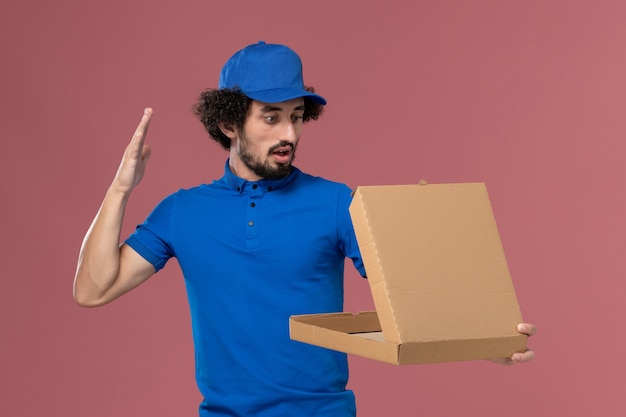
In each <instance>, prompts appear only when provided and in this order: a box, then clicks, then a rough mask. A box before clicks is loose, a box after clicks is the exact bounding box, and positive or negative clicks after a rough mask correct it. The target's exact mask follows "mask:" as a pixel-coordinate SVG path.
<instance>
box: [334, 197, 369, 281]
mask: <svg viewBox="0 0 626 417" xmlns="http://www.w3.org/2000/svg"><path fill="white" fill-rule="evenodd" d="M351 202H352V192H351V190H350V188H348V187H347V186H343V189H342V190H341V192H340V194H339V202H338V205H337V224H338V229H339V239H340V242H341V246H342V250H343V252H344V254H345V256H346V257H347V258H350V259H352V262H353V264H354V267H355V268H356V269H357V270H358V271H359V273H360V274H361V276H362V277H366V276H367V275H366V273H365V266H364V265H363V259H362V258H361V252H360V250H359V245H358V243H357V240H356V235H355V234H354V227H353V225H352V219H351V218H350V210H349V209H350V203H351Z"/></svg>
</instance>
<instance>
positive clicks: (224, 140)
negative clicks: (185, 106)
mask: <svg viewBox="0 0 626 417" xmlns="http://www.w3.org/2000/svg"><path fill="white" fill-rule="evenodd" d="M305 90H307V91H310V92H314V91H315V89H314V88H313V87H305ZM251 102H252V99H251V98H250V97H248V96H246V95H245V94H243V93H242V92H241V91H239V90H238V89H230V88H222V89H219V90H217V89H208V90H204V91H203V92H202V93H200V97H199V98H198V102H197V103H196V104H195V105H194V106H193V113H194V114H195V115H196V117H198V119H200V122H202V124H203V125H204V128H205V129H206V131H207V132H208V133H209V135H210V136H211V137H212V138H213V139H215V141H217V142H218V143H219V144H220V145H222V147H223V148H224V149H226V150H228V149H230V138H229V137H228V136H226V135H225V134H224V133H223V132H222V130H221V129H220V127H219V124H220V123H223V124H224V125H226V126H229V127H233V128H235V129H237V130H243V125H244V122H245V121H246V116H247V114H248V109H249V108H250V103H251ZM323 110H324V106H323V105H321V104H318V103H315V102H313V101H311V100H310V99H308V98H307V97H304V114H303V116H302V121H303V122H307V121H309V120H317V118H318V117H320V115H321V114H322V111H323Z"/></svg>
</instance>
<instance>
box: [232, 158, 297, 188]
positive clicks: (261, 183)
mask: <svg viewBox="0 0 626 417" xmlns="http://www.w3.org/2000/svg"><path fill="white" fill-rule="evenodd" d="M228 162H229V160H228V159H227V160H226V164H225V166H224V176H223V177H222V181H224V182H225V183H226V184H227V185H228V187H230V188H232V189H233V190H235V191H237V192H238V193H240V194H241V193H244V192H245V191H246V190H251V189H253V187H254V189H257V190H258V189H259V188H260V189H261V190H262V191H273V190H277V189H279V188H282V187H285V186H286V185H288V184H290V183H291V182H293V181H294V180H295V179H296V177H297V176H298V175H300V173H301V171H300V170H299V169H298V168H296V167H294V166H292V167H291V172H290V173H289V175H287V176H286V177H284V178H281V179H278V180H267V179H261V180H258V181H248V180H244V179H243V178H240V177H238V176H236V175H235V174H233V172H232V171H231V170H230V166H229V164H228Z"/></svg>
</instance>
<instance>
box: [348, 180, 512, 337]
mask: <svg viewBox="0 0 626 417" xmlns="http://www.w3.org/2000/svg"><path fill="white" fill-rule="evenodd" d="M350 215H351V217H352V221H353V223H354V228H355V232H356V236H357V240H358V242H359V247H360V249H361V254H362V256H363V262H364V264H365V269H366V272H367V276H368V281H369V284H370V287H371V291H372V295H373V298H374V304H375V306H376V311H377V312H378V318H379V320H380V325H381V328H382V331H383V334H384V338H385V340H386V341H388V342H393V343H407V342H430V341H443V340H452V339H462V340H471V339H483V338H491V337H507V336H519V334H518V333H517V332H516V325H517V324H518V323H521V322H522V317H521V312H520V309H519V305H518V303H517V298H516V295H515V290H514V288H513V284H512V281H511V277H510V274H509V270H508V267H507V263H506V258H505V255H504V251H503V248H502V244H501V241H500V236H499V234H498V230H497V226H496V222H495V219H494V215H493V212H492V209H491V204H490V202H489V196H488V194H487V189H486V187H485V185H484V184H482V183H466V184H429V185H393V186H362V187H358V188H357V190H356V191H355V193H354V197H353V201H352V204H351V206H350Z"/></svg>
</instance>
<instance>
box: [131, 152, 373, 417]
mask: <svg viewBox="0 0 626 417" xmlns="http://www.w3.org/2000/svg"><path fill="white" fill-rule="evenodd" d="M350 201H351V196H350V189H349V188H348V187H347V186H345V185H343V184H339V183H335V182H331V181H328V180H325V179H323V178H319V177H314V176H311V175H307V174H304V173H303V172H301V171H300V170H298V169H297V168H294V169H293V171H292V172H291V174H290V175H289V176H287V177H286V178H283V179H280V180H260V181H255V182H251V181H246V180H243V179H241V178H239V177H237V176H235V175H234V174H233V173H232V172H231V171H230V169H229V168H228V162H227V163H226V167H225V173H224V176H223V177H222V178H221V179H219V180H216V181H214V182H213V183H211V184H204V185H200V186H198V187H195V188H192V189H189V190H180V191H178V192H176V193H174V194H172V195H170V196H169V197H167V198H165V199H164V200H163V201H162V202H161V203H160V204H159V205H158V206H157V207H156V208H155V209H154V211H153V212H152V213H151V214H150V215H149V217H148V218H147V219H146V221H145V222H144V223H143V224H142V225H140V226H138V228H137V229H136V231H135V232H134V234H132V235H131V236H130V237H129V238H128V239H127V240H126V243H127V244H128V245H130V246H131V247H132V248H133V249H134V250H135V251H137V252H138V253H139V254H140V255H141V256H142V257H144V258H145V259H146V260H148V261H149V262H150V263H152V264H153V265H154V267H155V268H156V270H157V271H158V270H160V269H161V268H163V266H164V265H165V263H166V262H167V260H168V259H169V258H171V257H176V258H177V259H178V262H179V264H180V266H181V268H182V272H183V275H184V277H185V284H186V288H187V295H188V298H189V307H190V309H191V321H192V331H193V340H194V347H195V356H196V379H197V383H198V387H199V389H200V391H201V393H202V395H203V396H204V401H203V402H202V404H201V405H200V416H281V417H284V416H298V417H304V416H317V417H321V416H329V417H330V416H332V417H343V416H346V417H347V416H354V415H355V402H354V395H353V393H352V392H351V391H348V390H346V389H345V386H346V383H347V380H348V368H347V358H346V355H345V354H343V353H339V352H335V351H332V350H328V349H324V348H320V347H315V346H311V345H307V344H304V343H300V342H296V341H292V340H291V339H290V338H289V316H291V315H293V314H308V313H324V312H336V311H342V310H343V272H344V260H345V258H346V257H348V258H351V259H352V260H353V262H354V265H355V267H356V268H357V269H358V270H359V272H360V273H361V275H365V271H364V268H363V264H362V261H361V258H360V254H359V249H358V246H357V243H356V238H355V236H354V230H353V228H352V222H351V220H350V216H349V213H348V206H349V204H350Z"/></svg>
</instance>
